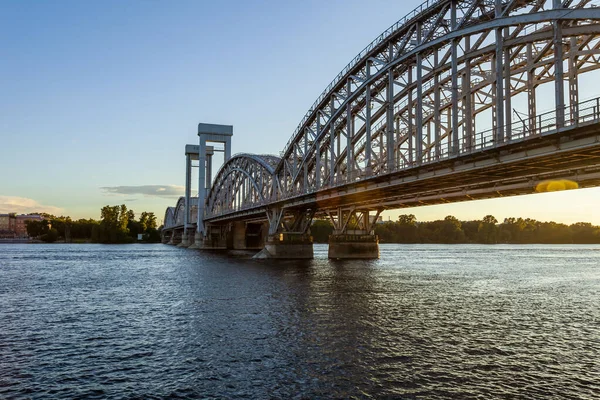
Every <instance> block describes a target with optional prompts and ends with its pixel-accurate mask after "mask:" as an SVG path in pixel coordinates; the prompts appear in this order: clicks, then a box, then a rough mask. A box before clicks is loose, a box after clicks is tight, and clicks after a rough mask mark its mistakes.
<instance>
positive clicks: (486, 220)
mask: <svg viewBox="0 0 600 400" xmlns="http://www.w3.org/2000/svg"><path fill="white" fill-rule="evenodd" d="M497 223H498V220H497V219H496V218H495V217H494V216H493V215H486V216H485V217H483V220H481V222H480V223H479V228H478V229H477V233H478V237H479V240H478V242H479V243H485V244H491V243H497V241H498V228H497V227H496V224H497Z"/></svg>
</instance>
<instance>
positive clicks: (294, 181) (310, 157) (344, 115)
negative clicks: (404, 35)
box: [278, 2, 600, 198]
mask: <svg viewBox="0 0 600 400" xmlns="http://www.w3.org/2000/svg"><path fill="white" fill-rule="evenodd" d="M537 3H539V2H536V4H537ZM567 15H568V20H569V21H572V20H578V19H587V20H589V19H598V18H600V13H599V12H598V10H592V9H585V10H569V13H568V14H567V13H566V12H565V10H550V11H543V12H540V13H536V14H525V15H518V16H511V17H504V18H501V19H497V20H492V21H488V22H484V23H481V24H478V25H473V26H469V27H467V28H465V29H464V30H463V31H455V32H452V33H451V34H448V35H446V36H443V37H440V38H438V39H435V40H433V41H432V42H431V43H429V44H428V45H427V46H424V45H421V46H420V47H419V48H418V49H417V50H418V51H417V50H414V49H413V50H412V51H411V52H409V53H407V54H405V55H404V56H403V57H400V58H398V59H396V60H395V61H392V62H390V63H389V68H388V69H387V71H390V70H392V69H393V68H394V67H395V66H396V65H402V64H401V63H403V62H404V63H406V62H407V60H410V57H411V56H415V55H416V54H418V53H419V54H420V52H422V53H425V52H426V51H429V50H431V48H433V47H434V46H435V45H439V44H445V43H448V41H449V40H450V39H452V38H460V37H465V35H467V34H474V33H477V32H479V33H482V32H484V31H485V30H486V29H501V28H502V29H505V28H509V27H513V28H515V27H516V28H519V29H521V28H520V27H521V26H522V25H524V24H526V23H528V24H530V23H532V22H544V21H545V22H548V21H553V20H557V19H561V18H562V19H567ZM516 28H515V29H516ZM594 32H595V33H598V30H597V29H596V30H594ZM537 37H539V35H538V36H537ZM521 40H522V39H521ZM513 43H514V40H513V42H509V43H508V44H509V45H513ZM594 51H596V53H597V52H598V51H597V49H594ZM463 58H464V57H463ZM484 61H485V60H484ZM378 65H379V66H381V63H378ZM373 69H374V70H376V72H375V73H374V74H372V73H371V69H370V68H369V66H367V70H366V73H365V75H367V78H366V80H364V83H363V84H362V86H361V87H362V88H363V89H368V90H364V93H366V95H365V96H364V98H365V99H366V98H368V97H371V98H372V101H371V103H373V100H375V101H376V102H377V103H380V104H382V105H385V104H386V99H385V97H384V98H383V99H379V98H378V97H377V94H378V93H383V92H384V91H385V89H384V90H379V91H374V90H373V89H371V88H372V87H377V86H381V87H383V86H388V88H389V87H392V86H393V83H392V84H390V83H389V81H388V83H384V81H383V79H382V77H385V72H386V69H384V68H373ZM509 72H510V71H509ZM429 75H431V74H429ZM453 76H454V74H453ZM508 76H509V79H510V77H511V74H510V73H509V74H508ZM394 83H395V82H394ZM417 84H419V83H417ZM421 85H422V83H421ZM484 85H489V79H488V80H485V81H483V82H482V83H481V84H480V86H484ZM405 86H406V85H405ZM506 86H507V88H506V90H507V93H508V92H509V90H508V89H509V88H510V86H509V85H506ZM438 87H443V86H440V83H438ZM406 90H407V89H406V87H405V88H404V91H406ZM413 90H414V89H413ZM477 90H478V88H475V89H474V90H473V92H477ZM522 90H523V89H521V90H517V91H516V92H515V93H514V94H518V93H520V92H521V91H522ZM372 92H374V94H375V95H372V96H369V93H372ZM429 92H431V88H429ZM362 96H363V94H362V93H361V91H359V90H356V91H355V92H354V93H350V94H348V88H347V87H346V89H345V93H344V96H340V98H342V97H343V98H344V99H345V100H344V102H345V103H344V102H339V101H331V102H330V104H328V105H327V107H326V110H325V111H323V112H321V113H320V114H319V115H321V117H319V121H318V122H319V123H318V126H319V128H320V129H317V136H316V137H314V136H313V137H312V138H311V139H312V146H311V147H310V148H309V150H308V153H306V152H305V154H304V157H303V159H301V160H298V159H297V158H294V165H298V166H299V167H298V169H297V170H294V168H287V169H286V170H285V171H284V173H283V174H282V173H281V171H279V175H278V181H280V183H281V186H283V187H284V189H285V190H284V191H283V193H280V197H281V198H285V197H290V196H294V195H297V194H301V193H306V192H309V191H314V190H319V189H321V188H325V187H328V186H332V185H335V184H336V183H337V184H339V183H347V182H350V181H352V178H353V177H354V176H356V168H355V165H351V164H349V163H348V162H347V161H346V162H344V161H345V160H348V159H350V160H357V159H360V153H361V152H360V151H348V149H340V148H339V143H340V139H341V138H348V137H349V136H350V135H348V134H347V133H346V131H347V128H344V127H343V126H342V124H340V125H339V126H341V128H340V127H338V125H336V124H337V121H344V120H345V121H348V120H351V119H352V118H351V117H350V114H349V110H350V109H351V108H352V107H349V106H346V107H345V105H351V104H353V101H354V102H356V101H357V100H361V101H362V98H363V97H362ZM456 97H457V96H456V95H454V96H452V95H451V96H448V98H447V101H446V104H453V102H452V101H448V100H452V99H453V98H456ZM332 98H333V97H332ZM508 99H509V100H510V93H509V96H508ZM338 100H339V99H338ZM365 103H368V102H366V101H363V104H365ZM388 103H389V100H388ZM454 103H455V102H454ZM488 107H489V102H488V105H487V106H486V107H485V108H482V109H481V111H483V110H485V109H486V108H488ZM371 108H372V106H371V104H369V106H368V107H366V114H367V116H368V115H369V113H370V109H371ZM405 108H408V109H410V108H411V107H410V104H408V105H407V106H406V107H405ZM382 110H384V107H380V108H379V112H378V113H377V114H376V115H375V116H374V118H373V116H371V117H372V119H378V118H379V116H381V115H383V114H384V113H385V112H384V111H382ZM363 114H364V113H363ZM356 115H357V116H358V115H360V113H356ZM388 115H389V113H388ZM454 115H456V112H455V113H454ZM323 117H324V118H323ZM430 117H431V116H428V118H430ZM368 119H369V118H367V120H368ZM396 119H400V118H396ZM322 120H323V121H322ZM507 120H509V117H507ZM462 124H463V121H458V122H456V121H455V123H454V124H452V123H451V122H449V121H446V128H444V131H445V134H443V135H442V136H441V139H444V138H446V137H447V135H448V134H449V133H450V130H451V129H456V128H457V127H458V126H460V125H462ZM345 125H346V126H349V124H347V123H346V124H345ZM367 125H368V124H365V126H363V127H362V128H360V129H359V130H358V131H356V132H353V133H352V137H353V140H354V142H353V143H356V141H357V140H359V139H360V138H361V137H362V134H361V133H362V130H366V126H367ZM381 126H382V127H384V126H385V124H381ZM383 132H384V130H383V129H382V131H381V133H382V134H381V135H379V134H378V132H371V135H370V137H369V138H367V140H366V142H367V144H366V146H367V147H368V148H369V149H368V150H365V155H364V158H365V159H366V160H367V165H366V167H365V168H364V169H365V175H366V176H369V175H370V174H369V172H367V171H368V169H369V168H373V166H372V165H371V164H370V160H371V159H372V158H373V155H375V156H377V154H378V153H376V152H373V143H374V144H375V146H376V147H378V148H379V149H386V148H387V149H389V148H390V146H389V137H390V135H389V129H388V132H387V136H388V138H387V139H388V140H387V141H388V143H385V141H386V138H383ZM455 136H456V135H455ZM297 139H299V138H297ZM456 139H457V138H456V137H454V139H453V140H454V142H456ZM299 140H300V141H302V140H304V143H306V142H307V140H305V139H301V138H300V139H299ZM336 142H337V143H338V151H337V152H336V151H335V150H336V149H335V147H336ZM425 143H428V146H429V145H431V141H428V142H425ZM398 144H399V143H396V147H398ZM317 153H319V157H318V158H317V157H316V154H317ZM344 153H345V154H346V157H341V155H342V154H344ZM348 153H352V154H351V156H347V154H348ZM284 155H285V154H284ZM379 156H380V157H386V158H387V160H389V159H390V158H391V155H390V154H389V150H388V154H387V155H386V154H385V150H383V151H380V153H379ZM319 158H321V159H322V162H320V163H319V162H316V160H317V159H319ZM333 158H336V159H337V160H336V161H335V162H333ZM396 158H398V157H396ZM284 160H287V159H286V158H284ZM289 164H290V163H289V162H287V165H289ZM306 164H308V167H307V165H306ZM342 164H346V167H345V168H349V167H351V168H350V171H349V173H348V174H347V176H345V177H344V176H343V175H342V173H343V171H341V170H340V165H342ZM378 164H379V166H375V171H374V173H381V172H390V169H389V168H388V170H387V171H386V169H384V168H383V167H381V166H382V165H384V163H383V162H382V161H381V160H380V162H379V163H378ZM388 164H389V161H388ZM280 165H281V164H280ZM328 166H329V167H328ZM317 167H318V168H317ZM278 168H279V167H278ZM315 168H317V169H318V171H315V172H312V171H311V170H312V169H315ZM307 169H308V170H309V172H308V173H307V171H306V170H307ZM352 170H354V171H352ZM298 171H302V172H303V174H302V175H300V174H299V173H298ZM311 175H315V176H320V177H321V178H324V179H314V178H312V179H311ZM340 178H342V179H340ZM321 180H322V185H321V186H319V183H321V182H320V181H321Z"/></svg>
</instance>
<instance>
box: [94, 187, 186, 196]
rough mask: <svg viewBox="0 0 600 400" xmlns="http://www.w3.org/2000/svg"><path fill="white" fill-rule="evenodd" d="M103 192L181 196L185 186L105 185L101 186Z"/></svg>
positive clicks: (127, 194)
mask: <svg viewBox="0 0 600 400" xmlns="http://www.w3.org/2000/svg"><path fill="white" fill-rule="evenodd" d="M100 189H102V191H104V193H108V194H121V195H126V196H131V195H133V194H141V195H144V196H156V197H179V196H183V194H184V192H185V188H184V187H183V186H177V185H142V186H106V187H101V188H100Z"/></svg>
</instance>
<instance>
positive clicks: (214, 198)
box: [205, 154, 279, 218]
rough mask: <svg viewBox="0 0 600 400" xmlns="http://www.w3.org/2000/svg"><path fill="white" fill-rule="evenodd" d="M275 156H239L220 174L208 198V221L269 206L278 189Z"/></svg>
mask: <svg viewBox="0 0 600 400" xmlns="http://www.w3.org/2000/svg"><path fill="white" fill-rule="evenodd" d="M278 162H279V159H278V158H277V157H275V156H266V155H263V156H259V155H254V154H237V155H235V156H233V157H232V158H230V159H229V160H228V161H227V162H226V163H225V164H224V165H223V166H222V167H221V169H220V170H219V172H218V173H217V176H216V177H215V181H214V184H213V186H212V188H211V190H210V191H209V193H208V195H207V198H206V215H205V217H206V218H210V217H212V216H216V215H220V214H225V213H228V212H232V211H238V210H241V209H245V208H252V207H257V206H261V205H265V204H268V202H269V201H270V199H271V197H272V195H273V188H274V187H275V179H274V166H275V165H276V164H277V163H278Z"/></svg>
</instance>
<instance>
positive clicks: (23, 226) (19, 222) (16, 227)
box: [0, 213, 44, 239]
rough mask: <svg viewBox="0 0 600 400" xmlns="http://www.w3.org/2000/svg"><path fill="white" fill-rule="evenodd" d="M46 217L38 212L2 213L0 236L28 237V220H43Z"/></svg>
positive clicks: (11, 237)
mask: <svg viewBox="0 0 600 400" xmlns="http://www.w3.org/2000/svg"><path fill="white" fill-rule="evenodd" d="M43 219H44V217H42V216H41V215H37V214H31V215H25V214H22V215H17V214H16V213H9V214H0V238H2V239H18V238H27V237H28V235H27V221H42V220H43Z"/></svg>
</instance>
